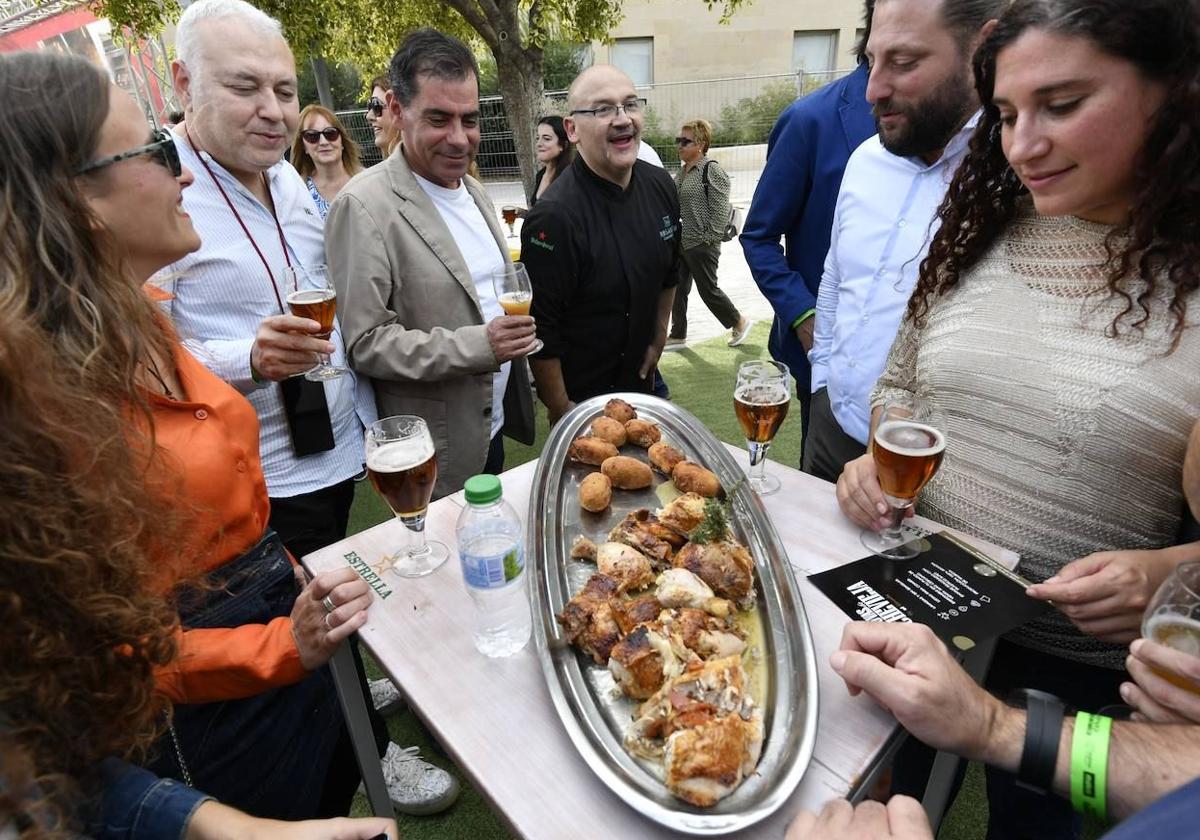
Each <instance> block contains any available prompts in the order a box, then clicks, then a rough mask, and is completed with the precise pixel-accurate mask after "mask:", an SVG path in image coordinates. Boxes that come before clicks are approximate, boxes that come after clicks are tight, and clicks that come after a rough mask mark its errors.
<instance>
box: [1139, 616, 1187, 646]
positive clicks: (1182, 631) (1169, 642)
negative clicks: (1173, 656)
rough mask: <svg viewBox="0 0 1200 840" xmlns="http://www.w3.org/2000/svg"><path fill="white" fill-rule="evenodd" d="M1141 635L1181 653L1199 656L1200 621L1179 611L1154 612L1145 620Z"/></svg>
mask: <svg viewBox="0 0 1200 840" xmlns="http://www.w3.org/2000/svg"><path fill="white" fill-rule="evenodd" d="M1142 635H1144V636H1145V637H1146V638H1148V639H1153V640H1154V641H1156V642H1158V643H1159V644H1160V645H1166V646H1167V647H1169V648H1174V649H1175V650H1177V651H1179V652H1181V653H1186V654H1188V655H1190V656H1200V621H1197V620H1196V619H1194V618H1189V617H1187V616H1185V615H1180V614H1179V613H1170V612H1165V613H1155V614H1154V615H1153V616H1151V617H1150V620H1149V621H1147V622H1146V630H1145V632H1144V633H1143V634H1142Z"/></svg>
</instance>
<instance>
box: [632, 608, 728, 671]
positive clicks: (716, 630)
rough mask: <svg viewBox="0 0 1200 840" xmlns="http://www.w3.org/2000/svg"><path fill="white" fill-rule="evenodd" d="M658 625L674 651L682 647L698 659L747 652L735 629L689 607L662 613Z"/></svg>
mask: <svg viewBox="0 0 1200 840" xmlns="http://www.w3.org/2000/svg"><path fill="white" fill-rule="evenodd" d="M618 623H620V621H619V620H618ZM657 623H658V624H660V625H661V626H662V628H663V631H664V632H666V633H667V634H668V635H669V636H670V638H671V640H672V642H673V643H674V645H675V647H676V648H679V647H680V646H681V645H682V646H683V647H686V648H687V649H688V650H690V651H691V652H693V653H695V654H696V655H698V656H699V657H700V658H701V659H722V658H724V657H727V656H738V655H740V654H741V652H742V651H744V650H745V649H746V640H745V639H744V638H743V637H742V634H741V633H740V632H739V631H738V630H736V629H735V628H733V627H731V626H730V625H729V624H728V623H727V622H726V621H725V620H723V619H720V618H717V617H716V616H712V615H709V614H708V613H706V612H704V611H703V610H697V609H692V608H690V607H682V608H680V609H672V610H663V611H662V613H661V614H660V615H659V617H658V621H657Z"/></svg>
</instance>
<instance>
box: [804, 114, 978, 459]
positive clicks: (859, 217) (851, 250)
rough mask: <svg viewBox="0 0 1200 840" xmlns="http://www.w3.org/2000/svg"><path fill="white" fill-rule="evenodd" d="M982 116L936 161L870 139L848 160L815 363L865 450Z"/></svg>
mask: <svg viewBox="0 0 1200 840" xmlns="http://www.w3.org/2000/svg"><path fill="white" fill-rule="evenodd" d="M978 120H979V115H978V114H976V115H974V116H973V117H971V119H970V120H968V121H967V124H966V125H964V126H963V127H962V129H961V130H960V131H959V132H958V133H957V134H956V135H955V136H954V137H952V138H951V140H950V142H949V143H948V144H947V145H946V150H945V151H944V152H943V153H942V156H941V157H940V158H939V159H938V160H937V162H935V163H933V164H927V163H925V161H924V160H922V159H921V158H919V157H909V158H906V157H899V156H898V155H894V154H892V153H891V152H889V151H887V150H886V149H884V148H883V144H882V143H881V142H880V141H879V138H878V137H877V136H876V137H871V138H869V139H867V140H866V141H864V142H863V144H862V145H861V146H859V147H858V148H857V149H855V151H854V154H852V155H851V156H850V161H849V163H847V164H846V173H845V175H844V176H843V178H842V187H841V191H840V192H839V193H838V200H837V207H836V208H835V210H834V215H833V231H832V236H831V238H830V242H829V254H828V255H827V256H826V257H825V270H824V272H823V273H822V275H821V289H820V291H819V292H818V293H817V314H816V319H817V320H816V324H815V325H814V328H813V346H812V350H811V351H809V354H808V360H809V362H810V363H811V364H812V390H813V393H816V392H817V391H818V390H819V389H821V388H827V389H828V394H829V404H830V406H831V408H832V409H833V416H834V417H835V418H836V419H837V421H838V425H840V426H841V427H842V431H844V432H845V433H846V434H848V435H849V436H850V437H852V438H855V439H856V440H857V441H858V442H859V443H862V444H863V445H866V442H867V436H868V434H869V432H870V427H871V400H870V398H871V389H872V388H874V387H875V380H876V379H878V378H879V374H881V373H882V372H883V366H884V364H885V363H886V361H887V355H888V351H889V350H890V349H891V347H892V342H893V341H894V340H895V338H896V331H897V330H898V329H899V327H900V318H901V317H902V316H903V315H904V310H905V307H906V306H907V305H908V299H909V297H910V296H911V295H912V290H913V286H914V284H915V283H916V280H917V275H918V273H919V270H920V266H921V260H922V259H924V258H925V254H926V252H927V251H928V249H929V243H930V241H931V240H932V238H933V234H934V233H936V232H937V227H936V225H937V208H938V205H939V204H941V202H942V199H943V198H944V197H945V194H946V188H947V187H948V186H949V185H950V181H951V180H952V179H953V178H954V172H955V170H956V169H958V165H959V163H961V162H962V159H963V157H964V156H965V155H966V152H967V143H968V141H969V140H970V138H971V133H972V132H973V131H974V130H975V124H976V123H977V122H978Z"/></svg>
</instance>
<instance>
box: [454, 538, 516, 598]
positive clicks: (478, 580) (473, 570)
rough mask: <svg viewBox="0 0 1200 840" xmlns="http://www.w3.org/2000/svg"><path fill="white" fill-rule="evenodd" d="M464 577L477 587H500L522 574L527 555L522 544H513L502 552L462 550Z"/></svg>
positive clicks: (471, 585) (469, 583)
mask: <svg viewBox="0 0 1200 840" xmlns="http://www.w3.org/2000/svg"><path fill="white" fill-rule="evenodd" d="M459 556H460V557H461V558H462V569H463V578H464V579H465V580H466V582H467V586H470V587H473V588H475V589H499V588H500V587H501V586H505V585H507V584H509V583H511V582H512V581H514V580H516V579H517V578H518V577H520V576H521V572H522V571H524V569H525V555H524V552H522V550H521V546H520V545H513V546H511V547H510V548H509V549H508V550H507V551H505V552H503V553H500V554H472V553H470V552H460V554H459Z"/></svg>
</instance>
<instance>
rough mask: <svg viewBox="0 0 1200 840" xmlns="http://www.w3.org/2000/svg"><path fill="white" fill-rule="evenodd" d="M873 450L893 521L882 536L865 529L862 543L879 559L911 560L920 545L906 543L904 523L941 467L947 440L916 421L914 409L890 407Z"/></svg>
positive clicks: (877, 428) (886, 408) (873, 440)
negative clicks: (918, 495) (914, 503)
mask: <svg viewBox="0 0 1200 840" xmlns="http://www.w3.org/2000/svg"><path fill="white" fill-rule="evenodd" d="M870 449H871V456H872V457H873V458H874V459H875V471H876V472H877V473H878V475H879V486H880V488H882V490H883V495H884V496H885V497H886V498H887V501H888V504H889V505H890V506H891V522H890V524H889V525H888V527H886V528H884V529H883V530H882V531H880V532H878V533H876V532H875V531H871V530H863V532H862V544H863V545H864V546H866V547H867V548H868V549H870V551H871V553H872V554H876V555H878V556H879V557H887V558H889V559H891V560H911V559H912V558H913V557H916V556H917V555H918V554H919V553H920V549H919V547H918V545H917V543H916V542H906V541H905V539H904V533H903V528H902V526H901V523H902V522H903V521H904V515H905V513H906V512H907V511H908V509H909V508H911V507H912V505H913V500H914V499H916V498H917V494H918V493H920V492H921V488H922V487H924V486H925V485H926V483H928V481H929V479H931V478H933V475H934V473H936V472H937V470H938V467H939V466H941V463H942V455H943V454H944V453H945V451H946V437H945V435H943V434H942V433H941V432H940V431H938V430H937V429H935V428H934V427H933V426H930V425H929V424H928V423H923V422H921V421H920V420H918V419H916V418H915V417H914V415H913V412H912V411H911V410H910V409H908V408H906V407H903V406H899V405H886V406H884V408H883V413H882V414H880V416H879V423H878V424H877V425H876V426H875V433H874V435H872V437H871V446H870Z"/></svg>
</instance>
